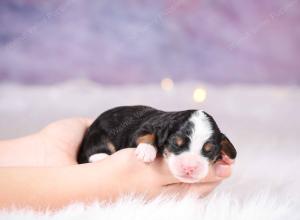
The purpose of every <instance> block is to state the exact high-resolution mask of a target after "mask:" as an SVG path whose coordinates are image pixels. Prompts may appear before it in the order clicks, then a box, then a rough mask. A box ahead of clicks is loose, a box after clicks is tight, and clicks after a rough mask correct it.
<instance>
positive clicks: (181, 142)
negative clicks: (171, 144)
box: [176, 137, 183, 146]
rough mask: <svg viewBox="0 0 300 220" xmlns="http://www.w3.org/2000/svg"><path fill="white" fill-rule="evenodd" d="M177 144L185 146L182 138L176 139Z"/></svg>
mask: <svg viewBox="0 0 300 220" xmlns="http://www.w3.org/2000/svg"><path fill="white" fill-rule="evenodd" d="M176 144H177V145H178V146H181V145H182V144H183V139H182V138H181V137H176Z"/></svg>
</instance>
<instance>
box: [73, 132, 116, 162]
mask: <svg viewBox="0 0 300 220" xmlns="http://www.w3.org/2000/svg"><path fill="white" fill-rule="evenodd" d="M115 151H116V149H115V147H114V145H113V144H112V143H111V142H110V141H109V140H108V139H107V137H106V135H105V134H104V133H103V132H101V131H99V130H97V131H93V132H91V133H88V134H87V135H86V136H85V138H84V140H83V142H82V145H81V147H80V149H79V152H78V155H77V161H78V163H88V162H96V161H100V160H103V159H104V158H106V157H107V156H109V155H111V154H112V153H114V152H115Z"/></svg>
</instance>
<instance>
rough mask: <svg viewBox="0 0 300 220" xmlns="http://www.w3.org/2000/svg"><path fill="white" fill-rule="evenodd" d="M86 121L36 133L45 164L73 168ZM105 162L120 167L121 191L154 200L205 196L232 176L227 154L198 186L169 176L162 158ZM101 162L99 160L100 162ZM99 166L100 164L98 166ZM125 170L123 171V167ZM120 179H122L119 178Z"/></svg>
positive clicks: (125, 153)
mask: <svg viewBox="0 0 300 220" xmlns="http://www.w3.org/2000/svg"><path fill="white" fill-rule="evenodd" d="M91 123H92V120H91V119H89V118H70V119H65V120H61V121H57V122H54V123H51V124H49V125H48V126H47V127H45V128H44V129H42V130H41V131H40V132H39V136H40V138H41V139H42V140H43V143H44V146H45V149H46V152H47V156H46V158H47V163H46V164H47V165H50V166H62V165H74V164H77V162H76V153H77V151H78V148H79V146H80V144H81V141H82V138H83V136H84V134H85V131H86V129H87V128H88V127H89V126H90V125H91ZM105 160H109V161H106V162H108V163H109V164H116V163H117V164H119V165H120V166H121V167H122V172H121V173H120V175H121V176H122V175H123V176H124V179H127V180H128V181H127V184H123V186H125V187H126V186H127V188H126V189H123V192H124V191H125V192H134V193H136V192H137V193H138V192H140V193H142V194H145V193H146V195H148V196H149V197H155V196H157V195H159V194H161V193H171V194H174V193H175V194H176V195H178V196H181V195H185V194H186V193H193V194H196V195H199V196H205V195H207V194H208V193H210V192H211V191H212V190H213V189H214V188H215V187H216V186H218V185H219V184H220V183H221V182H222V180H224V179H226V178H228V177H229V176H230V175H231V169H232V164H233V162H234V161H233V160H231V159H230V158H229V157H227V156H226V155H224V156H223V158H222V160H219V161H218V162H216V163H215V164H214V165H212V166H211V167H210V169H209V173H208V175H207V176H206V177H205V178H204V179H202V180H201V182H199V183H195V184H187V183H181V182H179V181H178V180H177V179H176V178H174V177H173V175H172V174H171V173H170V171H169V168H168V165H167V163H166V162H165V161H164V160H163V159H162V158H157V159H156V160H155V161H154V162H152V163H150V164H146V163H143V162H141V161H140V160H138V159H137V158H136V156H135V154H134V149H131V148H127V149H123V150H120V151H118V152H116V153H114V154H113V155H111V156H110V157H107V158H106V159H105ZM99 163H101V161H100V162H99ZM98 165H101V164H98ZM124 167H125V168H126V169H125V170H124V169H123V168H124ZM121 176H120V177H119V178H122V177H121Z"/></svg>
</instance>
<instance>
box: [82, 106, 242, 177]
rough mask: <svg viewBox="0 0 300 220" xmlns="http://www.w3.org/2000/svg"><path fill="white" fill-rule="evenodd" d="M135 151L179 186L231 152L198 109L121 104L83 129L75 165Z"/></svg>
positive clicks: (204, 173) (213, 122)
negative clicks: (159, 163)
mask: <svg viewBox="0 0 300 220" xmlns="http://www.w3.org/2000/svg"><path fill="white" fill-rule="evenodd" d="M128 147H130V148H136V155H137V157H138V158H139V159H141V160H143V161H144V162H147V163H149V162H151V161H153V160H154V159H155V158H156V156H157V154H158V155H163V156H164V158H165V159H166V161H167V163H168V165H169V168H170V171H171V172H172V174H173V175H174V176H175V177H176V178H177V179H179V180H180V181H182V182H187V183H194V182H198V181H200V180H201V179H202V178H204V177H205V176H206V175H207V173H208V168H209V165H211V164H213V163H215V162H216V161H217V160H219V159H221V158H222V156H223V155H227V156H228V157H229V158H231V159H234V158H235V157H236V150H235V148H234V146H233V145H232V144H231V142H230V141H229V140H228V138H227V137H226V136H225V135H224V134H222V133H221V132H220V130H219V128H218V126H217V124H216V122H215V121H214V119H213V118H212V116H210V115H209V114H207V113H206V112H204V111H201V110H186V111H177V112H165V111H160V110H157V109H154V108H151V107H147V106H121V107H117V108H113V109H110V110H108V111H106V112H104V113H102V114H101V115H100V116H99V117H98V118H97V119H96V120H95V121H94V123H93V124H92V125H91V126H90V128H89V129H88V130H87V132H86V134H85V137H84V139H83V142H82V145H81V147H80V149H79V152H78V162H79V163H87V162H94V161H97V160H101V159H103V158H104V157H106V156H107V155H110V154H113V153H114V152H116V151H118V150H120V149H123V148H128Z"/></svg>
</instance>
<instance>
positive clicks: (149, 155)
mask: <svg viewBox="0 0 300 220" xmlns="http://www.w3.org/2000/svg"><path fill="white" fill-rule="evenodd" d="M156 153H157V150H156V148H155V147H154V146H153V145H151V144H145V143H141V144H139V145H138V146H137V148H136V150H135V155H136V156H137V158H138V159H139V160H142V161H144V162H146V163H149V162H152V161H154V159H155V157H156Z"/></svg>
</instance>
